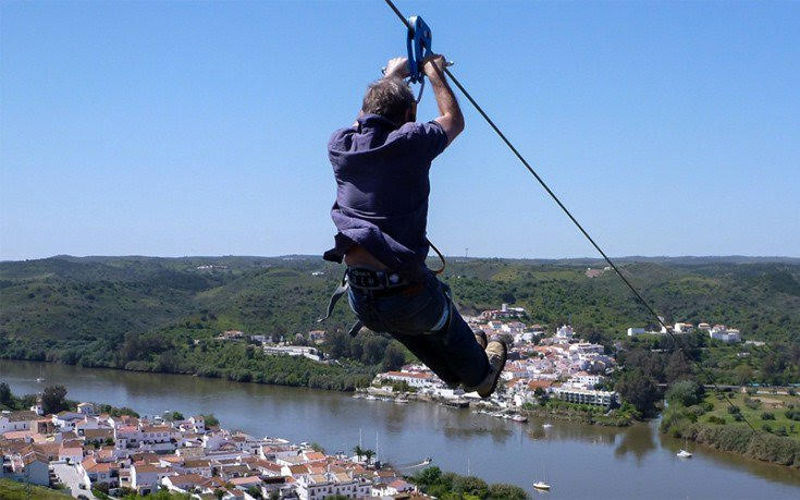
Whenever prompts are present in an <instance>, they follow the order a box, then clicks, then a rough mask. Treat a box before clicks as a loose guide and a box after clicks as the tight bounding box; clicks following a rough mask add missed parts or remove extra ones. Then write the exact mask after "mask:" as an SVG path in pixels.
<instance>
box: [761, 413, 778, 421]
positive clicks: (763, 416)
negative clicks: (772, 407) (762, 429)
mask: <svg viewBox="0 0 800 500" xmlns="http://www.w3.org/2000/svg"><path fill="white" fill-rule="evenodd" d="M761 420H775V414H773V413H771V412H768V411H765V412H763V413H761Z"/></svg>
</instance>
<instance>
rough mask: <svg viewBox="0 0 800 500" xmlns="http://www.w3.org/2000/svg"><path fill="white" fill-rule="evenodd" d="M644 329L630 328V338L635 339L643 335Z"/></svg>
mask: <svg viewBox="0 0 800 500" xmlns="http://www.w3.org/2000/svg"><path fill="white" fill-rule="evenodd" d="M643 334H644V328H628V337H635V336H637V335H643Z"/></svg>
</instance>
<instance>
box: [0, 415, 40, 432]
mask: <svg viewBox="0 0 800 500" xmlns="http://www.w3.org/2000/svg"><path fill="white" fill-rule="evenodd" d="M37 420H39V415H37V414H36V413H34V412H32V411H7V410H3V412H2V413H0V434H3V433H5V432H8V431H28V430H31V427H32V426H31V422H36V421H37Z"/></svg>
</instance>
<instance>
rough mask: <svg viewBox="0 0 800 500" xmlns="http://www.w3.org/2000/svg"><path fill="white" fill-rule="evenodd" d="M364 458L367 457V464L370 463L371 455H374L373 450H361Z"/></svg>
mask: <svg viewBox="0 0 800 500" xmlns="http://www.w3.org/2000/svg"><path fill="white" fill-rule="evenodd" d="M363 453H364V458H366V459H367V464H370V463H372V457H374V456H375V452H374V451H373V450H363Z"/></svg>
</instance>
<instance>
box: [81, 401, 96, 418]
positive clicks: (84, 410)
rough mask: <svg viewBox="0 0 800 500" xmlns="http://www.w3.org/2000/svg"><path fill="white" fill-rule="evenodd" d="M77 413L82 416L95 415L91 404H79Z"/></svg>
mask: <svg viewBox="0 0 800 500" xmlns="http://www.w3.org/2000/svg"><path fill="white" fill-rule="evenodd" d="M78 413H80V414H82V415H89V416H91V415H97V410H96V409H95V407H94V404H93V403H80V404H79V405H78Z"/></svg>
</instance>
